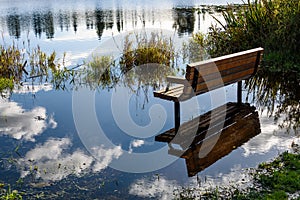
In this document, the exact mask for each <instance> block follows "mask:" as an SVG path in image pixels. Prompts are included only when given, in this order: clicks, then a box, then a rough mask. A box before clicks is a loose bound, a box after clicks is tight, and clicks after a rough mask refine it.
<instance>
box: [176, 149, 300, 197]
mask: <svg viewBox="0 0 300 200" xmlns="http://www.w3.org/2000/svg"><path fill="white" fill-rule="evenodd" d="M293 145H295V144H293ZM297 148H299V146H297ZM252 177H253V186H251V187H246V188H244V189H240V188H243V187H240V188H236V187H235V186H232V187H231V186H222V187H224V188H222V187H216V188H211V189H209V190H207V191H205V192H203V191H201V190H202V188H200V187H199V188H193V189H191V188H189V189H187V188H183V189H182V190H180V192H179V193H177V195H176V196H175V199H238V200H247V199H248V200H252V199H253V200H257V199H280V200H282V199H300V194H299V192H300V154H299V152H294V153H288V152H284V153H282V154H281V155H279V156H278V157H277V158H275V159H274V160H273V161H272V162H269V163H261V164H260V165H259V166H258V167H257V168H256V169H255V171H254V172H253V174H252ZM191 191H192V192H191Z"/></svg>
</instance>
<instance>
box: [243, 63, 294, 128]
mask: <svg viewBox="0 0 300 200" xmlns="http://www.w3.org/2000/svg"><path fill="white" fill-rule="evenodd" d="M246 85H247V88H249V90H250V91H249V92H253V93H254V96H253V100H255V102H257V103H258V105H261V106H266V107H267V109H268V112H269V113H270V114H274V115H275V119H279V117H280V116H284V117H285V118H284V120H283V122H282V123H281V124H280V126H281V127H282V128H283V127H287V128H289V129H290V128H293V129H294V130H296V129H299V126H300V73H299V72H298V73H297V72H287V73H283V72H281V73H278V72H270V71H268V70H266V69H262V70H260V71H259V72H258V73H257V75H256V76H255V77H254V78H252V79H250V80H249V81H248V82H247V83H246Z"/></svg>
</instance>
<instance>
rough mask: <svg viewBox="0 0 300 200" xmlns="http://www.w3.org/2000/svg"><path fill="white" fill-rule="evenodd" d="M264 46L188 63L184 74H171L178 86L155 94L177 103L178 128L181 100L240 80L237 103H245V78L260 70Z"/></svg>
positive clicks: (169, 80)
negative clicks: (179, 75) (243, 95)
mask: <svg viewBox="0 0 300 200" xmlns="http://www.w3.org/2000/svg"><path fill="white" fill-rule="evenodd" d="M262 54H263V48H261V47H260V48H255V49H250V50H247V51H242V52H238V53H234V54H230V55H226V56H221V57H217V58H213V59H210V60H205V61H201V62H196V63H192V64H188V65H187V67H186V74H185V77H176V76H168V77H167V81H168V82H169V83H171V84H172V83H173V84H174V83H175V84H176V85H175V86H172V87H167V88H166V89H162V90H159V91H155V92H154V97H158V98H161V99H165V100H169V101H173V102H174V114H175V131H176V132H177V131H178V129H179V126H180V103H179V102H181V101H185V100H188V99H190V98H192V97H194V96H197V95H199V94H203V93H206V92H208V91H211V90H214V89H217V88H220V87H224V86H226V85H229V84H233V83H238V89H237V102H238V103H241V102H242V80H246V79H248V78H250V77H251V76H253V75H254V74H255V73H256V72H257V69H258V66H259V64H260V61H261V58H262Z"/></svg>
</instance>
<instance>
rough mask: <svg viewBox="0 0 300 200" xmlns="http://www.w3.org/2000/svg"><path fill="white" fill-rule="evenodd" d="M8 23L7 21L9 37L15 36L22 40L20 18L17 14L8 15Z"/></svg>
mask: <svg viewBox="0 0 300 200" xmlns="http://www.w3.org/2000/svg"><path fill="white" fill-rule="evenodd" d="M6 21H7V27H8V31H9V35H11V36H14V37H16V38H20V35H21V24H20V16H19V15H16V14H15V15H8V16H7V19H6Z"/></svg>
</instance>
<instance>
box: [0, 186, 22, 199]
mask: <svg viewBox="0 0 300 200" xmlns="http://www.w3.org/2000/svg"><path fill="white" fill-rule="evenodd" d="M21 199H23V198H22V193H21V192H18V191H17V190H11V188H10V185H8V186H5V184H3V183H0V200H21Z"/></svg>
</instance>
